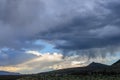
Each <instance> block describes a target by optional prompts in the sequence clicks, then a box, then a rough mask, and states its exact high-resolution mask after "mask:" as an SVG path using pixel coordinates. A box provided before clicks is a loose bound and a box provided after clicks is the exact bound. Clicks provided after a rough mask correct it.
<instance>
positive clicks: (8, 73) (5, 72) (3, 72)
mask: <svg viewBox="0 0 120 80" xmlns="http://www.w3.org/2000/svg"><path fill="white" fill-rule="evenodd" d="M0 75H20V73H15V72H7V71H0Z"/></svg>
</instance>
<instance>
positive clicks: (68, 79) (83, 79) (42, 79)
mask: <svg viewBox="0 0 120 80" xmlns="http://www.w3.org/2000/svg"><path fill="white" fill-rule="evenodd" d="M17 80H120V75H112V76H108V75H106V76H105V75H104V76H103V75H86V76H83V75H81V76H80V75H79V76H78V75H77V76H75V75H64V76H39V75H37V76H28V77H25V78H21V79H17Z"/></svg>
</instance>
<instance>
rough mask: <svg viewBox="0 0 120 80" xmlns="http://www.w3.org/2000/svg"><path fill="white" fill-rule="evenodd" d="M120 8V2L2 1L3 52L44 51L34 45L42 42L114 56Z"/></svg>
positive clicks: (118, 39)
mask: <svg viewBox="0 0 120 80" xmlns="http://www.w3.org/2000/svg"><path fill="white" fill-rule="evenodd" d="M119 8H120V1H119V0H109V1H105V0H91V1H89V0H84V1H83V0H71V1H69V0H51V1H46V0H1V1H0V48H3V47H8V48H12V49H16V50H18V51H19V50H21V49H28V50H29V49H39V48H40V49H42V48H44V46H41V45H39V46H38V45H34V44H33V43H32V42H31V41H33V42H34V40H37V39H42V40H45V41H51V42H52V43H53V44H54V45H55V48H57V49H59V50H62V51H67V52H74V51H77V52H80V51H84V52H83V53H84V54H85V55H89V56H93V57H95V56H97V55H99V54H103V55H104V53H103V52H105V53H107V52H109V51H110V52H111V48H112V49H114V50H112V51H113V52H114V51H115V50H116V47H119V43H120V36H119V34H120V31H119V30H120V27H119V26H120V16H119V13H120V11H119ZM108 47H110V49H109V48H108ZM113 47H114V48H113ZM96 49H97V51H96ZM106 50H107V51H106ZM117 50H119V49H117ZM117 50H116V51H117ZM86 51H87V52H89V53H87V52H86ZM98 51H100V52H98ZM80 53H81V52H80ZM81 54H82V53H81Z"/></svg>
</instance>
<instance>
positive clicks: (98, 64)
mask: <svg viewBox="0 0 120 80" xmlns="http://www.w3.org/2000/svg"><path fill="white" fill-rule="evenodd" d="M87 67H88V68H105V67H108V65H105V64H102V63H97V62H92V63H90V64H89V65H88V66H87Z"/></svg>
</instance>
